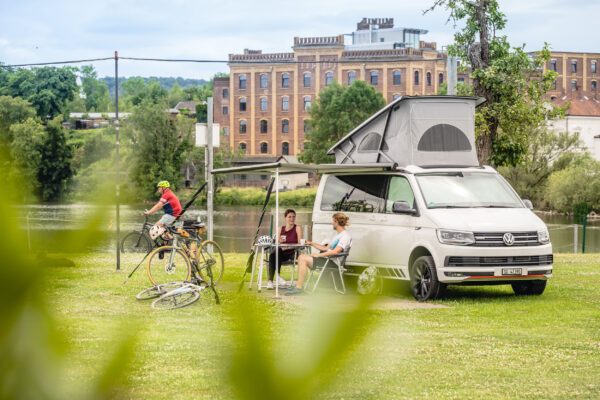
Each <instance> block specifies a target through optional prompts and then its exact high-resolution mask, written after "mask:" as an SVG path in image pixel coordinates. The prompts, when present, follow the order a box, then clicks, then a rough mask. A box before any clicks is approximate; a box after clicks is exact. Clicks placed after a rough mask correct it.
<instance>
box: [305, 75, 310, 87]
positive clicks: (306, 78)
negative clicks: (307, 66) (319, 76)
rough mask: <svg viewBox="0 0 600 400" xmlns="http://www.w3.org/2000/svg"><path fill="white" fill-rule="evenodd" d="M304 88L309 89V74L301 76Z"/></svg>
mask: <svg viewBox="0 0 600 400" xmlns="http://www.w3.org/2000/svg"><path fill="white" fill-rule="evenodd" d="M303 83H304V87H310V85H311V83H310V72H305V73H304V75H303Z"/></svg>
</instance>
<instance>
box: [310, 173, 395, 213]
mask: <svg viewBox="0 0 600 400" xmlns="http://www.w3.org/2000/svg"><path fill="white" fill-rule="evenodd" d="M387 178H388V177H387V176H385V175H352V176H350V175H340V176H330V177H329V178H328V179H327V183H326V184H325V189H324V190H323V197H322V198H321V210H322V211H347V212H362V213H378V212H383V206H384V194H385V187H386V180H387Z"/></svg>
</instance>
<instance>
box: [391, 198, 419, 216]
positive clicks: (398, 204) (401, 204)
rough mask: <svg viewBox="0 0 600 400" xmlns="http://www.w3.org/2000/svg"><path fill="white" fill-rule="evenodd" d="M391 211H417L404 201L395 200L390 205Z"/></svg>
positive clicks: (410, 212) (412, 212)
mask: <svg viewBox="0 0 600 400" xmlns="http://www.w3.org/2000/svg"><path fill="white" fill-rule="evenodd" d="M392 212H393V213H394V214H411V215H414V214H416V213H417V210H415V209H414V208H412V207H411V206H409V205H408V203H407V202H406V201H395V202H394V204H393V205H392Z"/></svg>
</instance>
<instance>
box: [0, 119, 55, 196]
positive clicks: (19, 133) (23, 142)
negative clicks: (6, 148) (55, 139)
mask: <svg viewBox="0 0 600 400" xmlns="http://www.w3.org/2000/svg"><path fill="white" fill-rule="evenodd" d="M10 131H11V136H12V137H13V140H12V142H11V144H10V158H11V159H12V162H11V163H10V164H9V168H8V169H6V170H5V173H7V174H8V179H9V180H10V181H11V182H13V184H14V185H15V186H20V187H21V193H23V194H26V195H27V194H33V193H35V192H37V191H38V189H39V187H40V185H39V182H38V176H37V174H38V170H39V168H40V165H41V162H42V147H43V143H44V137H45V135H46V132H45V130H44V125H42V124H41V123H40V122H39V120H38V119H37V118H34V117H29V118H28V119H27V120H25V121H23V122H19V123H15V124H13V125H11V127H10Z"/></svg>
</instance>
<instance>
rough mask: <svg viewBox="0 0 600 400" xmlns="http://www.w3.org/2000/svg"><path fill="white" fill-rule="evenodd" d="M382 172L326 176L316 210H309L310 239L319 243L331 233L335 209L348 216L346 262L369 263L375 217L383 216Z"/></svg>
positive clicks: (370, 262) (372, 250)
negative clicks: (311, 223)
mask: <svg viewBox="0 0 600 400" xmlns="http://www.w3.org/2000/svg"><path fill="white" fill-rule="evenodd" d="M387 179H388V177H387V176H386V175H368V174H367V175H337V176H333V175H331V176H328V177H327V180H326V182H325V187H324V189H323V192H322V194H321V197H320V207H319V210H318V211H317V210H315V212H314V214H313V221H314V223H315V224H314V226H313V240H315V241H317V242H320V243H323V242H325V241H328V240H330V239H331V237H332V236H333V235H334V231H333V230H332V225H331V216H332V215H333V214H334V213H335V212H338V211H341V212H343V213H345V214H346V215H347V216H348V217H349V218H350V226H349V227H348V232H349V233H350V236H352V251H351V252H350V256H349V258H348V262H349V263H355V264H363V265H370V264H372V259H373V256H374V253H375V252H376V247H375V246H376V245H377V242H378V239H377V234H376V233H375V232H374V231H375V229H376V224H377V217H378V216H379V217H381V216H384V214H383V212H384V209H385V202H384V195H385V190H386V187H387Z"/></svg>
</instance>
